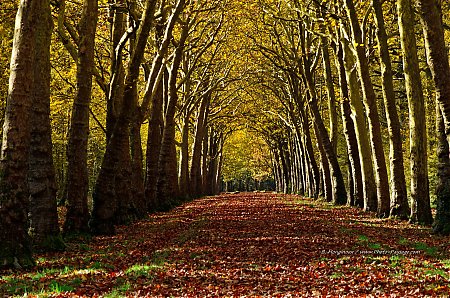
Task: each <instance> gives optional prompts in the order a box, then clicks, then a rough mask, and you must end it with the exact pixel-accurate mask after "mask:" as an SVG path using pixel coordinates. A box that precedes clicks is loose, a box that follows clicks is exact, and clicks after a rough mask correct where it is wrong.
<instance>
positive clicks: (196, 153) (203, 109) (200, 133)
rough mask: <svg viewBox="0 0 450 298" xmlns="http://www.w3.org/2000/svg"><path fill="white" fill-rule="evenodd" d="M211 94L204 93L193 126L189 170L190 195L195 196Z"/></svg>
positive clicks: (197, 189) (199, 179) (198, 187)
mask: <svg viewBox="0 0 450 298" xmlns="http://www.w3.org/2000/svg"><path fill="white" fill-rule="evenodd" d="M210 98H211V94H210V93H209V92H208V93H207V94H205V95H204V98H203V99H202V101H201V103H200V107H199V110H198V116H197V123H196V127H195V137H194V144H193V146H192V160H191V170H190V176H189V181H190V189H189V191H190V195H191V196H192V197H196V196H199V195H200V189H201V158H202V154H201V153H202V141H203V138H204V136H205V129H206V125H205V121H206V117H207V116H206V113H207V111H208V106H209V101H210Z"/></svg>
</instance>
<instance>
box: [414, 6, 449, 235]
mask: <svg viewBox="0 0 450 298" xmlns="http://www.w3.org/2000/svg"><path fill="white" fill-rule="evenodd" d="M417 3H418V6H419V13H420V17H421V21H422V24H423V27H424V34H425V48H426V50H427V51H426V52H427V60H428V64H429V66H430V69H431V73H432V75H433V81H434V84H435V88H436V98H437V101H438V103H439V106H440V108H441V112H442V116H443V121H444V129H445V134H446V135H447V142H450V66H449V62H448V51H447V47H446V44H445V40H444V27H443V23H442V10H441V7H440V2H438V1H436V0H418V1H417ZM438 118H440V117H438ZM440 129H442V127H440ZM442 142H443V139H442V135H440V145H439V147H440V148H439V149H438V150H439V151H440V152H439V151H438V153H439V158H440V159H439V169H438V175H439V183H438V187H437V189H436V195H437V208H436V219H435V222H434V224H433V230H434V231H435V232H436V233H439V234H443V235H448V234H450V228H449V227H450V216H449V213H450V211H449V210H450V208H449V205H450V204H449V201H450V199H449V198H450V191H449V189H450V188H449V185H450V182H449V180H450V171H449V169H448V144H447V145H445V144H443V143H442ZM446 151H447V152H446ZM445 154H447V156H446V157H444V155H445ZM425 203H426V202H425ZM425 208H427V207H425ZM430 216H431V215H430V214H429V213H428V211H426V212H425V211H424V214H423V215H422V216H420V218H421V220H422V221H424V222H426V223H427V222H429V220H430Z"/></svg>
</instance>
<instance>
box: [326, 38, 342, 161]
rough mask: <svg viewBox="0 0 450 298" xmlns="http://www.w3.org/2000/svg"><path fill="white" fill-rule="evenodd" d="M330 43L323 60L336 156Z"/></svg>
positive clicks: (331, 133)
mask: <svg viewBox="0 0 450 298" xmlns="http://www.w3.org/2000/svg"><path fill="white" fill-rule="evenodd" d="M328 46H329V45H328V42H327V41H325V42H324V44H323V46H322V60H323V68H324V70H325V71H324V76H325V82H326V86H327V94H328V113H329V118H330V142H331V144H332V145H333V149H334V154H335V155H337V144H338V132H337V130H338V120H337V118H338V112H337V109H336V95H335V93H334V85H333V75H332V72H331V61H330V52H329V49H328Z"/></svg>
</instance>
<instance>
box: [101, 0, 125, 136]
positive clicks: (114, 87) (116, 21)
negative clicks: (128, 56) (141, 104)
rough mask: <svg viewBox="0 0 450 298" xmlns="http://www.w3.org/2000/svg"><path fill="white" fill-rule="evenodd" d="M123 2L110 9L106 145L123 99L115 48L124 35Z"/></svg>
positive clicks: (121, 71) (122, 77) (122, 75)
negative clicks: (109, 73) (109, 69)
mask: <svg viewBox="0 0 450 298" xmlns="http://www.w3.org/2000/svg"><path fill="white" fill-rule="evenodd" d="M124 2H125V1H124V0H116V1H115V3H114V5H115V6H114V7H115V8H114V9H111V13H112V15H110V18H111V20H112V24H111V50H110V51H111V80H110V83H109V94H108V98H107V109H106V143H108V142H109V140H110V139H111V135H112V133H113V130H114V125H115V124H116V121H117V117H118V116H119V113H120V110H121V101H122V99H123V91H124V90H123V89H124V80H125V68H124V66H123V62H122V55H121V53H118V52H117V50H119V51H120V49H118V48H117V47H118V46H119V42H120V40H121V38H122V36H123V34H124V33H125V24H126V22H125V16H124V13H123V8H122V6H123V5H124Z"/></svg>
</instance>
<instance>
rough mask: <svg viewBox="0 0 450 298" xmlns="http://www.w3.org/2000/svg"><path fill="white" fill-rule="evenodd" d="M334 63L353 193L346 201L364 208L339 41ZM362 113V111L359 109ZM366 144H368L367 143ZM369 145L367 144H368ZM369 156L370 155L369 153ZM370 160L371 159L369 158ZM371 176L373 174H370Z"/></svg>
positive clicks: (357, 151)
mask: <svg viewBox="0 0 450 298" xmlns="http://www.w3.org/2000/svg"><path fill="white" fill-rule="evenodd" d="M336 50H337V51H336V64H337V66H338V68H337V69H338V75H339V86H340V93H341V113H342V123H343V128H344V136H345V140H346V143H347V153H348V159H349V163H350V169H349V171H350V172H351V173H350V177H351V183H352V188H353V194H352V195H350V196H349V199H348V200H347V203H351V204H350V205H355V206H358V207H361V208H364V187H363V173H362V170H361V169H362V166H361V159H360V155H359V150H358V140H357V137H356V130H355V124H354V123H353V120H352V109H351V106H350V98H349V90H348V84H347V81H346V76H345V74H346V72H345V66H344V53H343V47H342V44H341V43H339V44H338V45H337V49H336ZM360 112H361V113H362V111H360ZM363 116H364V114H363ZM367 145H368V144H367ZM368 147H369V146H368ZM369 150H370V148H369ZM369 157H370V155H369ZM369 160H370V161H371V159H370V158H369ZM372 178H373V174H372Z"/></svg>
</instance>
